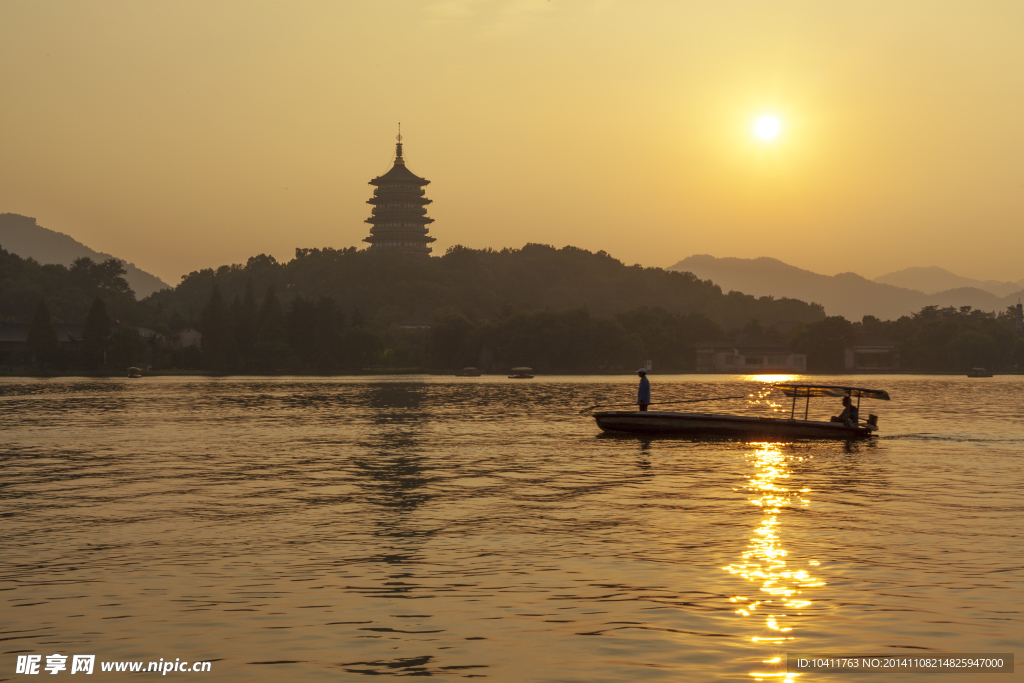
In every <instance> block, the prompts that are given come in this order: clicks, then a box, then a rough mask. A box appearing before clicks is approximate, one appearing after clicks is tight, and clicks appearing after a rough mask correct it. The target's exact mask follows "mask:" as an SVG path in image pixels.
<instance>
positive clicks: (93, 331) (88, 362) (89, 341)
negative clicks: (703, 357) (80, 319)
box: [82, 294, 112, 368]
mask: <svg viewBox="0 0 1024 683" xmlns="http://www.w3.org/2000/svg"><path fill="white" fill-rule="evenodd" d="M111 324H112V321H111V320H110V316H109V315H107V306H106V304H104V303H103V299H102V297H100V296H99V295H98V294H97V295H96V298H95V299H93V302H92V306H91V307H90V308H89V314H88V315H87V316H86V317H85V329H83V330H82V361H83V363H84V364H85V366H86V367H88V368H94V367H96V366H98V365H102V364H105V362H106V351H107V340H108V339H109V338H110V327H111Z"/></svg>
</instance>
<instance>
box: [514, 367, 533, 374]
mask: <svg viewBox="0 0 1024 683" xmlns="http://www.w3.org/2000/svg"><path fill="white" fill-rule="evenodd" d="M512 372H520V373H521V372H533V368H512Z"/></svg>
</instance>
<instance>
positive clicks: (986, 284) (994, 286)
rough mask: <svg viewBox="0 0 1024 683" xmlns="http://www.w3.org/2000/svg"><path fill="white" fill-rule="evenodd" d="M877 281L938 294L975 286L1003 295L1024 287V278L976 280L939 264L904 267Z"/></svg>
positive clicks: (878, 278) (876, 279)
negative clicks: (1013, 279) (1014, 280)
mask: <svg viewBox="0 0 1024 683" xmlns="http://www.w3.org/2000/svg"><path fill="white" fill-rule="evenodd" d="M875 282H880V283H882V284H883V285H895V286H896V287H904V288H906V289H916V290H917V291H919V292H924V293H925V294H936V293H938V292H945V291H948V290H950V289H960V288H963V287H973V288H975V289H981V290H984V291H986V292H989V293H991V294H995V295H996V296H999V297H1003V296H1009V295H1010V294H1013V293H1014V292H1019V291H1021V290H1022V289H1024V279H1021V280H1018V281H1017V282H1000V281H998V280H975V279H973V278H969V277H963V276H961V275H957V274H956V273H951V272H949V271H948V270H946V269H945V268H939V267H938V266H928V267H926V268H921V267H915V268H904V269H903V270H897V271H895V272H892V273H886V274H885V275H880V276H879V277H876V278H875Z"/></svg>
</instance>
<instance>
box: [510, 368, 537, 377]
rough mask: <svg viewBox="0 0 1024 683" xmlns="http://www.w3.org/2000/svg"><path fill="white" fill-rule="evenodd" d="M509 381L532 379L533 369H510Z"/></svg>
mask: <svg viewBox="0 0 1024 683" xmlns="http://www.w3.org/2000/svg"><path fill="white" fill-rule="evenodd" d="M509 372H511V373H512V374H511V375H509V376H508V378H509V379H533V374H532V373H533V368H512V369H511V370H510V371H509Z"/></svg>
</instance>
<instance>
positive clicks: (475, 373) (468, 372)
mask: <svg viewBox="0 0 1024 683" xmlns="http://www.w3.org/2000/svg"><path fill="white" fill-rule="evenodd" d="M481 374H482V373H481V372H480V371H479V370H477V369H476V368H462V372H456V373H455V376H456V377H479V376H480V375H481Z"/></svg>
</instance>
